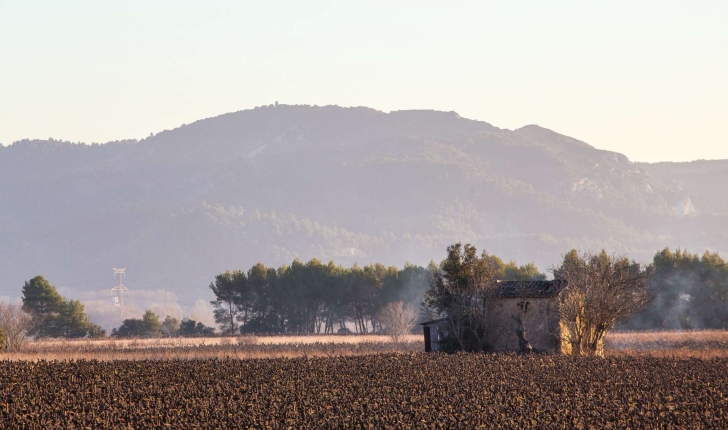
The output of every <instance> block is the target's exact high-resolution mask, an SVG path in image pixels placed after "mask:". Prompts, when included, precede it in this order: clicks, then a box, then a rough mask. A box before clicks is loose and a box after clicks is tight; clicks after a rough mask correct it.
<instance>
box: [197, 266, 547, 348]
mask: <svg viewBox="0 0 728 430" xmlns="http://www.w3.org/2000/svg"><path fill="white" fill-rule="evenodd" d="M493 261H494V264H495V265H496V266H497V270H498V276H500V277H501V278H503V279H506V278H508V279H545V275H544V274H543V273H541V272H539V271H538V268H536V266H535V265H534V264H533V263H529V264H526V265H522V266H518V265H517V264H516V263H515V262H513V261H510V262H508V263H506V262H504V261H503V260H501V259H500V258H498V257H495V256H494V257H493ZM436 270H437V264H435V263H434V262H430V264H429V265H428V267H422V266H417V265H413V264H409V263H406V264H405V265H404V267H402V268H397V267H394V266H389V267H386V266H384V265H383V264H380V263H375V264H370V265H366V266H363V267H361V266H359V265H357V264H355V265H353V266H352V267H350V268H345V267H343V266H341V265H336V264H335V263H334V262H333V261H330V262H329V263H328V264H324V263H322V262H321V261H320V260H317V259H312V260H310V261H309V262H307V263H302V262H301V261H300V260H298V259H295V260H294V261H293V262H292V263H291V265H290V266H289V265H284V266H281V267H278V268H273V267H266V266H265V265H264V264H263V263H258V264H256V265H254V266H253V267H251V268H250V269H248V270H247V271H245V270H235V271H227V272H224V273H221V274H219V275H217V276H216V277H215V281H214V282H213V283H211V284H210V289H211V290H212V292H213V293H214V294H215V297H216V300H214V301H212V305H213V306H214V308H215V310H214V312H215V321H216V322H217V323H218V324H219V326H220V330H221V331H222V332H223V333H227V334H237V333H253V332H254V333H271V334H278V333H297V334H299V333H300V334H313V333H323V334H326V333H346V332H347V331H348V330H349V328H348V327H349V326H353V327H354V331H355V332H356V333H363V334H365V333H372V332H379V331H380V330H382V328H383V326H382V322H381V320H380V318H379V316H380V314H381V311H382V310H383V309H384V308H385V307H386V306H387V305H388V304H390V303H394V302H403V303H404V304H416V305H419V301H420V300H421V299H422V296H423V294H424V292H425V291H426V290H427V287H428V285H429V278H430V275H431V273H433V272H434V271H436Z"/></svg>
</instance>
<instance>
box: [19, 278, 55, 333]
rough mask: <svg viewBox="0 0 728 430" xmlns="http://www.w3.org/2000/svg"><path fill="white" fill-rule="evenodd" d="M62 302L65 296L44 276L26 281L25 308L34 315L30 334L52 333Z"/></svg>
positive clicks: (24, 290)
mask: <svg viewBox="0 0 728 430" xmlns="http://www.w3.org/2000/svg"><path fill="white" fill-rule="evenodd" d="M62 304H63V297H61V295H60V294H58V291H56V287H54V286H53V285H51V284H50V282H48V281H47V280H46V279H45V278H44V277H43V276H41V275H38V276H36V277H34V278H33V279H31V280H30V281H26V282H25V285H23V310H24V311H25V312H27V313H29V314H31V315H32V316H33V322H32V328H31V330H30V331H29V333H28V334H30V335H31V336H36V337H38V338H42V337H45V336H49V335H51V333H52V332H53V330H54V324H55V317H56V316H57V315H58V311H59V310H60V308H61V306H62Z"/></svg>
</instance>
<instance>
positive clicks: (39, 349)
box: [0, 331, 728, 361]
mask: <svg viewBox="0 0 728 430" xmlns="http://www.w3.org/2000/svg"><path fill="white" fill-rule="evenodd" d="M605 347H606V348H605V351H606V355H607V356H611V357H621V356H653V357H678V358H679V357H683V358H688V357H694V358H713V357H728V331H684V332H670V331H663V332H614V333H610V334H609V335H608V336H607V339H606V341H605ZM423 348H424V346H423V342H422V336H421V335H410V336H407V337H405V338H404V339H403V340H402V341H401V342H398V343H395V342H392V340H391V338H390V337H389V336H382V335H346V336H341V335H322V336H316V335H309V336H238V337H204V338H163V339H108V338H107V339H99V340H90V339H82V340H43V341H37V342H30V343H28V344H27V345H26V347H25V348H24V349H23V351H20V352H5V353H3V354H2V355H0V357H2V358H3V359H6V360H30V361H38V360H79V359H87V360H88V359H96V360H103V361H108V360H150V359H151V360H154V359H163V360H164V359H184V360H190V359H205V358H239V359H251V358H274V357H286V358H295V357H327V356H354V355H367V354H377V353H389V352H399V353H408V352H418V351H422V350H423Z"/></svg>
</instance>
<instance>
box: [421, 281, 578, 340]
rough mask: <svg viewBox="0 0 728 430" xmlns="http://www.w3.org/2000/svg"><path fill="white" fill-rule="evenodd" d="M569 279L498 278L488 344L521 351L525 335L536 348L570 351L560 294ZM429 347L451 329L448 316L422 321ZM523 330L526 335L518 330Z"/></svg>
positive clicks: (489, 311) (491, 306)
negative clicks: (563, 321) (520, 279)
mask: <svg viewBox="0 0 728 430" xmlns="http://www.w3.org/2000/svg"><path fill="white" fill-rule="evenodd" d="M565 287H566V281H561V280H555V281H498V282H497V283H496V286H495V292H494V297H493V299H492V300H491V302H490V306H489V310H488V318H487V329H486V344H487V346H488V347H489V349H490V350H492V351H495V352H506V351H521V350H522V340H521V337H523V338H525V339H527V340H528V342H527V343H526V344H530V346H531V347H532V348H533V351H539V352H554V353H568V352H569V350H570V345H569V344H568V342H566V341H565V340H563V338H564V337H565V336H562V334H563V333H562V330H564V329H565V327H564V325H563V324H562V323H561V319H560V314H559V295H560V294H561V292H562V291H563V289H564V288H565ZM422 325H423V328H424V333H425V349H426V350H427V351H430V350H432V351H437V350H438V349H439V348H438V343H439V340H441V339H442V338H443V337H444V331H445V330H447V319H446V318H442V319H439V320H434V321H427V322H424V323H422ZM519 330H521V331H522V336H520V335H519V334H518V333H517V332H518V331H519Z"/></svg>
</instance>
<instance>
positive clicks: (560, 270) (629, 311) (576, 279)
mask: <svg viewBox="0 0 728 430" xmlns="http://www.w3.org/2000/svg"><path fill="white" fill-rule="evenodd" d="M551 270H552V272H553V273H554V278H556V279H564V280H566V281H567V282H568V284H567V287H566V289H565V290H564V291H563V292H562V293H561V296H560V313H561V317H562V320H563V321H564V323H565V325H566V327H564V329H563V330H562V334H561V336H562V339H565V340H566V341H567V342H568V343H569V344H570V346H571V354H573V355H602V354H603V344H604V337H605V336H606V335H607V333H608V332H609V330H611V329H613V328H614V326H615V325H617V324H620V323H623V322H625V321H627V320H629V319H630V318H631V317H632V316H634V315H635V314H636V313H638V312H639V311H641V310H642V309H644V307H645V305H646V304H647V303H648V302H649V300H650V298H651V296H650V293H649V291H648V289H647V280H648V279H649V277H650V276H651V271H650V269H649V268H645V267H643V266H641V265H640V264H639V263H636V262H635V261H631V260H629V259H627V258H626V257H624V256H621V255H615V254H612V255H608V254H607V253H606V252H605V251H602V252H601V253H599V254H595V253H592V252H584V253H582V254H579V253H578V252H577V251H576V250H572V251H570V252H569V253H568V254H566V255H565V256H564V261H563V263H562V264H561V266H560V267H557V268H552V269H551Z"/></svg>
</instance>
